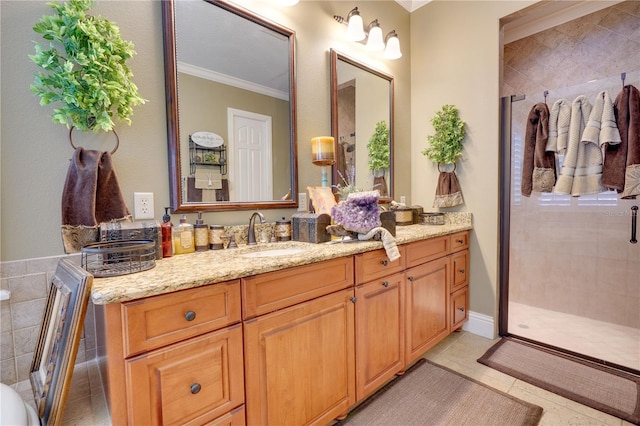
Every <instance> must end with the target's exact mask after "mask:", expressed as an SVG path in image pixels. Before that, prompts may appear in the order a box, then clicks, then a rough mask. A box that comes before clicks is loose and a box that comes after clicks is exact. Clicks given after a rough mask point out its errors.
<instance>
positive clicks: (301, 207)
mask: <svg viewBox="0 0 640 426" xmlns="http://www.w3.org/2000/svg"><path fill="white" fill-rule="evenodd" d="M307 203H308V201H307V193H306V192H299V193H298V211H299V212H306V211H307Z"/></svg>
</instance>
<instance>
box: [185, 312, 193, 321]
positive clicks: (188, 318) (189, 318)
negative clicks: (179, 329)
mask: <svg viewBox="0 0 640 426" xmlns="http://www.w3.org/2000/svg"><path fill="white" fill-rule="evenodd" d="M184 318H185V319H186V320H187V321H193V320H194V319H196V313H195V312H193V311H187V313H186V314H184Z"/></svg>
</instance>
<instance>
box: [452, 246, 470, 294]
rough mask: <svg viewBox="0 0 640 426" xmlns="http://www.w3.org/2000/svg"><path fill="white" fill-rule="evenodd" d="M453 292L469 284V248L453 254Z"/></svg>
mask: <svg viewBox="0 0 640 426" xmlns="http://www.w3.org/2000/svg"><path fill="white" fill-rule="evenodd" d="M451 273H452V275H453V278H452V280H451V292H452V293H453V292H454V291H456V290H458V289H459V288H462V287H464V286H466V285H468V284H469V250H464V251H461V252H459V253H455V254H453V255H451Z"/></svg>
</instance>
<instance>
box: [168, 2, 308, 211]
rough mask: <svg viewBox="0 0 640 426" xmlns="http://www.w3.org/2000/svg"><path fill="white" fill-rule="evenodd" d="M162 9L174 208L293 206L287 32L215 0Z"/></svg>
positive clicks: (290, 35)
mask: <svg viewBox="0 0 640 426" xmlns="http://www.w3.org/2000/svg"><path fill="white" fill-rule="evenodd" d="M162 8H163V9H162V21H163V36H164V56H165V78H166V96H167V133H168V135H167V137H168V143H169V180H170V185H171V186H170V192H171V203H172V208H173V210H174V211H176V212H181V211H182V212H189V211H213V210H240V209H266V208H289V207H295V206H297V201H296V195H297V193H298V191H297V173H296V171H297V169H296V168H297V163H296V161H297V160H296V143H295V138H296V122H295V107H296V101H295V74H294V71H295V64H294V61H295V41H294V32H293V31H291V30H289V29H287V28H285V27H282V26H280V25H279V24H276V23H273V22H270V21H267V20H265V19H263V18H261V17H259V16H257V15H255V14H253V13H251V12H249V11H247V10H244V9H241V8H238V7H237V6H235V5H232V4H230V3H227V2H226V1H222V0H195V1H194V0H166V1H163V2H162Z"/></svg>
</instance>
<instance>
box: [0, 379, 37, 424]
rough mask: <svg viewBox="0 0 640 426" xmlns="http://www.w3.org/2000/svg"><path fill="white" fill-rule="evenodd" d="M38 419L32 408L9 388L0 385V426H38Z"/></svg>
mask: <svg viewBox="0 0 640 426" xmlns="http://www.w3.org/2000/svg"><path fill="white" fill-rule="evenodd" d="M39 425H40V419H39V418H38V415H37V414H36V410H34V409H33V407H32V406H31V405H29V404H27V403H26V402H24V401H23V400H22V398H20V395H18V393H17V392H16V391H14V390H13V389H11V387H9V386H7V385H5V384H4V383H0V426H39Z"/></svg>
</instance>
